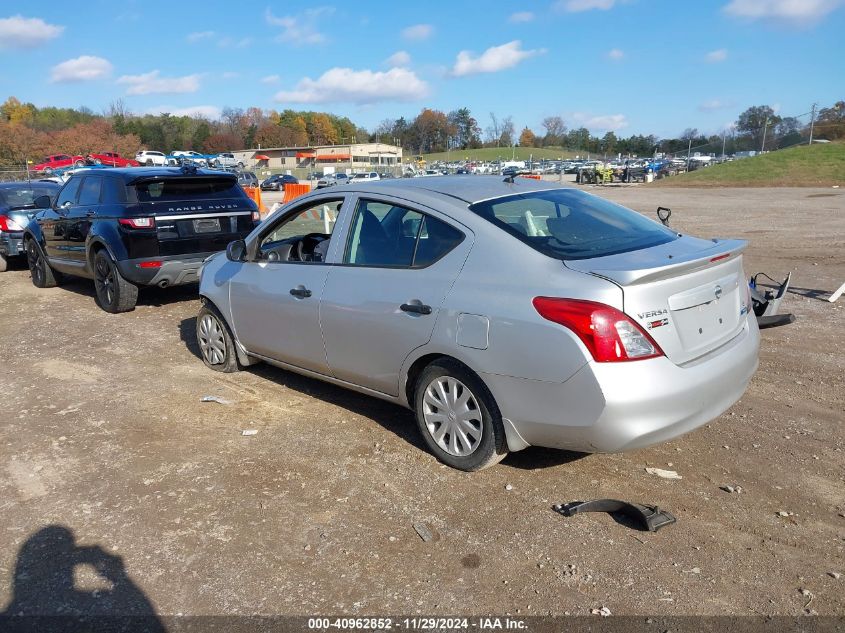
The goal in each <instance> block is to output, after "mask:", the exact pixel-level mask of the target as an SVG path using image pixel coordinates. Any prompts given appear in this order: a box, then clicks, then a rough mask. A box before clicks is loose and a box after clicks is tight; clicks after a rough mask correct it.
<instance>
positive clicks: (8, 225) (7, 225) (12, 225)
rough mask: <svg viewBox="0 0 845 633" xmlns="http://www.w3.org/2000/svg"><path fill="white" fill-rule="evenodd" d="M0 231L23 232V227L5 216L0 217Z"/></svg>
mask: <svg viewBox="0 0 845 633" xmlns="http://www.w3.org/2000/svg"><path fill="white" fill-rule="evenodd" d="M0 231H6V233H11V232H13V231H14V232H17V231H23V227H22V226H21V225H20V224H18V223H17V222H15V221H14V220H13V219H12V218H10V217H9V216H7V215H0Z"/></svg>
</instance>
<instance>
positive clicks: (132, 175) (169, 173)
mask: <svg viewBox="0 0 845 633" xmlns="http://www.w3.org/2000/svg"><path fill="white" fill-rule="evenodd" d="M83 173H85V174H88V173H96V174H97V175H103V176H109V177H112V178H114V177H117V178H122V179H123V181H124V183H126V184H131V183H133V182H136V181H138V180H141V179H143V180H157V179H159V178H162V179H163V178H178V177H183V176H184V177H186V178H196V177H197V176H200V177H213V176H217V177H218V178H231V179H232V180H234V179H235V175H234V174H231V173H229V172H226V171H218V170H214V169H197V170H185V169H183V168H181V167H116V168H115V167H110V168H107V169H98V170H96V172H93V171H89V170H85V171H79V172H77V174H83ZM77 174H74V175H77Z"/></svg>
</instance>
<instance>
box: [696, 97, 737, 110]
mask: <svg viewBox="0 0 845 633" xmlns="http://www.w3.org/2000/svg"><path fill="white" fill-rule="evenodd" d="M733 105H734V104H733V102H730V101H721V100H719V99H708V100H707V101H703V102H702V103H700V104H699V106H698V109H699V110H700V111H701V112H713V111H715V110H724V109H725V108H732V107H733Z"/></svg>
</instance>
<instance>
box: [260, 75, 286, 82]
mask: <svg viewBox="0 0 845 633" xmlns="http://www.w3.org/2000/svg"><path fill="white" fill-rule="evenodd" d="M281 79H282V78H281V77H279V76H278V75H267V76H266V77H262V78H261V83H263V84H277V83H279V81H281Z"/></svg>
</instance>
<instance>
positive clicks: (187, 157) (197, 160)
mask: <svg viewBox="0 0 845 633" xmlns="http://www.w3.org/2000/svg"><path fill="white" fill-rule="evenodd" d="M185 163H190V164H192V165H195V166H197V167H208V157H207V156H206V155H205V154H200V153H199V152H195V151H194V150H192V149H189V150H177V151H175V152H171V153H170V154H169V155H168V156H167V164H168V165H170V166H171V167H179V166H180V165H183V164H185Z"/></svg>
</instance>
